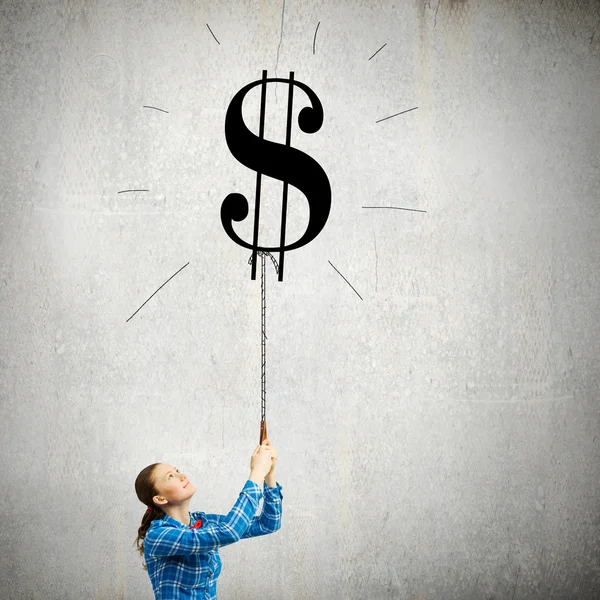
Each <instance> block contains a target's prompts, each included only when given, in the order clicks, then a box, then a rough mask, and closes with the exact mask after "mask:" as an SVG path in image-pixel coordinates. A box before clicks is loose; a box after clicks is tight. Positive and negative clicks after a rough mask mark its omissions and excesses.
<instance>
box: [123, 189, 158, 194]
mask: <svg viewBox="0 0 600 600" xmlns="http://www.w3.org/2000/svg"><path fill="white" fill-rule="evenodd" d="M149 191H150V190H121V191H120V192H118V193H119V194H124V193H125V192H149Z"/></svg>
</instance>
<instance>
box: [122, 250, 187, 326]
mask: <svg viewBox="0 0 600 600" xmlns="http://www.w3.org/2000/svg"><path fill="white" fill-rule="evenodd" d="M189 264H190V263H189V262H187V263H185V265H183V267H181V269H179V271H181V270H182V269H185V267H187V266H188V265H189ZM179 271H177V273H179ZM177 273H175V274H173V275H171V277H169V279H167V280H166V281H165V282H164V283H163V284H162V285H161V286H160V287H159V288H158V290H160V289H161V288H162V287H164V286H165V285H167V283H169V281H171V279H173V277H175V275H177ZM158 290H156V292H158ZM156 292H154V294H156ZM154 294H152V296H154ZM152 296H150V298H152ZM150 298H148V300H150ZM148 300H146V302H148ZM146 302H144V304H142V306H140V307H139V308H138V309H137V310H136V311H135V312H134V313H133V314H132V315H131V317H129V319H133V317H135V315H137V313H138V312H139V311H140V310H141V309H142V307H143V306H144V305H145V304H146ZM129 319H127V321H125V323H127V322H128V321H129Z"/></svg>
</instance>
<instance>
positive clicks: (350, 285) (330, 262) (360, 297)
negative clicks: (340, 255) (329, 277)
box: [327, 260, 363, 300]
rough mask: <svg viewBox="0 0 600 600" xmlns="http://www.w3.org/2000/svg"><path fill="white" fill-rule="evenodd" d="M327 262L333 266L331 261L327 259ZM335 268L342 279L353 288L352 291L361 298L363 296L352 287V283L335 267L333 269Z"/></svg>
mask: <svg viewBox="0 0 600 600" xmlns="http://www.w3.org/2000/svg"><path fill="white" fill-rule="evenodd" d="M327 262H328V263H329V264H330V265H331V266H332V267H333V264H332V263H331V261H330V260H328V261H327ZM333 268H334V269H335V267H333ZM335 270H336V271H337V272H338V273H339V274H340V275H341V276H342V277H343V279H344V281H345V282H346V283H347V284H348V285H349V286H350V287H351V288H352V289H353V290H354V293H355V294H356V295H357V296H358V297H359V298H360V299H361V300H362V299H363V297H362V296H361V295H360V294H359V293H358V292H357V291H356V290H355V289H354V287H353V286H352V284H351V283H350V282H349V281H348V280H347V279H346V278H345V277H344V276H343V275H342V274H341V273H340V272H339V271H338V270H337V269H335Z"/></svg>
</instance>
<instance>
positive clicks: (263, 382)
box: [248, 250, 279, 445]
mask: <svg viewBox="0 0 600 600" xmlns="http://www.w3.org/2000/svg"><path fill="white" fill-rule="evenodd" d="M257 254H260V258H261V268H260V292H261V293H260V300H261V312H260V317H261V318H260V328H261V332H260V333H261V335H260V342H261V371H260V396H261V404H260V440H259V442H258V443H259V445H260V444H262V443H263V440H264V439H265V438H266V437H267V421H266V417H267V344H266V340H267V334H266V324H267V303H266V293H265V256H269V257H270V258H271V260H272V261H273V266H274V267H275V273H276V274H277V275H279V266H278V265H277V261H276V260H275V258H274V257H273V255H272V254H271V253H270V252H265V251H264V250H258V251H257ZM248 264H249V265H251V264H252V255H251V256H250V259H249V260H248Z"/></svg>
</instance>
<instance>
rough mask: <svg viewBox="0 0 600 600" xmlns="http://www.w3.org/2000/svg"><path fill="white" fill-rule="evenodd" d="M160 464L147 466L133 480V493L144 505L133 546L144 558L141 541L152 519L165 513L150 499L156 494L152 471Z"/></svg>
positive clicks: (145, 569) (159, 517)
mask: <svg viewBox="0 0 600 600" xmlns="http://www.w3.org/2000/svg"><path fill="white" fill-rule="evenodd" d="M159 464H160V463H154V464H152V465H149V466H147V467H146V468H145V469H144V470H142V471H140V474H139V475H138V476H137V477H136V480H135V493H136V494H137V497H138V499H139V501H140V502H143V503H144V505H145V508H144V511H145V512H144V516H143V517H142V524H141V525H140V526H139V528H138V535H137V538H136V539H135V542H134V544H137V547H138V552H139V553H140V554H141V556H142V557H143V556H144V542H143V539H144V538H145V537H146V532H147V531H148V527H150V524H151V523H152V521H154V519H162V517H164V516H165V513H164V512H163V511H162V510H161V509H160V508H158V507H157V506H155V505H154V502H153V500H152V498H154V496H156V495H157V494H158V492H157V491H156V489H155V487H154V469H155V468H156V466H157V465H159ZM149 506H151V507H152V510H148V507H149ZM142 564H143V567H144V571H147V570H148V569H147V568H146V563H142Z"/></svg>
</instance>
